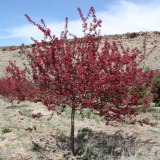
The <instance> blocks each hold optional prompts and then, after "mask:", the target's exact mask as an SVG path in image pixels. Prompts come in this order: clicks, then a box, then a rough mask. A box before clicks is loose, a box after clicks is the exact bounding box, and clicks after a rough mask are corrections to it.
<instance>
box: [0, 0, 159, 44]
mask: <svg viewBox="0 0 160 160" xmlns="http://www.w3.org/2000/svg"><path fill="white" fill-rule="evenodd" d="M91 6H93V7H94V8H95V10H96V15H97V18H99V19H102V27H101V33H102V35H104V34H121V33H127V32H139V31H160V0H4V1H1V5H0V46H9V45H21V44H22V43H24V44H30V43H32V41H31V40H30V37H34V38H36V39H38V40H40V39H42V38H43V35H42V34H41V32H40V31H39V30H38V29H37V28H36V27H35V26H33V25H31V24H30V23H29V22H28V21H27V20H26V18H25V17H24V14H26V13H27V14H28V15H29V16H30V17H31V18H32V19H33V20H34V21H36V22H37V23H39V22H40V19H41V18H43V19H44V20H45V22H46V24H47V25H48V27H49V28H51V30H52V33H53V34H55V35H57V36H59V34H60V32H61V31H62V30H63V28H64V19H65V17H66V16H67V17H68V18H69V30H70V31H71V32H72V33H74V34H76V35H77V36H82V32H81V21H80V18H79V15H78V12H77V7H80V8H81V9H82V10H83V13H84V15H85V14H87V11H88V9H89V8H90V7H91Z"/></svg>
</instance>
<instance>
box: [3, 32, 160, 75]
mask: <svg viewBox="0 0 160 160" xmlns="http://www.w3.org/2000/svg"><path fill="white" fill-rule="evenodd" d="M104 37H105V36H104ZM145 38H146V43H147V53H149V52H150V51H151V50H152V48H153V47H154V46H155V45H156V46H157V47H156V48H155V49H154V50H153V52H152V54H151V55H150V56H149V57H148V58H147V59H146V60H145V66H146V67H150V68H153V69H158V68H160V63H159V62H160V32H156V31H155V32H137V33H135V32H134V33H126V34H116V35H108V39H109V40H114V41H116V42H117V43H119V42H122V43H123V44H124V46H125V47H130V48H135V47H138V48H139V49H140V50H143V40H144V39H145ZM32 46H33V45H29V46H27V47H28V48H31V47H32ZM19 52H20V50H19V49H18V46H8V47H0V77H2V76H3V74H4V68H5V66H6V65H7V64H8V61H9V60H16V62H17V64H18V65H19V66H22V64H23V61H22V59H21V58H20V57H19V56H18V53H19Z"/></svg>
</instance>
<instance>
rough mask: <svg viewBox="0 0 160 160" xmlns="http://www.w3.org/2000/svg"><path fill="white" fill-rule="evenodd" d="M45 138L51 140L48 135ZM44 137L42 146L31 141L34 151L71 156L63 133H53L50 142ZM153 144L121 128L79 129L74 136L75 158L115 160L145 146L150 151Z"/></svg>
mask: <svg viewBox="0 0 160 160" xmlns="http://www.w3.org/2000/svg"><path fill="white" fill-rule="evenodd" d="M46 138H47V139H50V140H51V137H50V136H49V135H48V136H47V137H46ZM46 138H44V139H43V140H44V142H45V141H46V142H47V145H46V146H43V147H42V145H41V143H42V141H39V143H37V142H33V146H34V149H35V148H36V150H34V152H39V153H41V154H42V155H46V157H47V153H48V152H50V153H51V152H52V153H53V154H54V153H56V152H62V154H63V157H64V158H63V159H64V160H65V159H67V158H69V157H70V156H71V153H70V148H69V146H70V143H69V137H67V136H65V135H64V134H60V135H58V136H57V135H55V136H54V140H55V142H54V143H50V142H49V141H48V140H46ZM154 146H157V144H156V142H152V141H151V139H149V140H145V141H142V140H140V139H138V135H135V134H132V135H129V134H127V133H124V132H123V131H122V130H119V131H117V132H116V133H114V134H107V133H105V132H96V131H92V130H90V129H88V130H79V132H78V135H77V137H76V138H75V148H76V155H77V160H78V159H79V160H92V159H96V160H106V159H108V158H110V159H111V160H112V159H113V160H117V159H119V158H120V157H122V155H123V156H125V157H131V156H133V155H135V154H136V153H137V151H138V150H139V149H142V148H145V149H146V150H147V152H148V151H151V149H152V147H154ZM155 154H156V153H155ZM46 157H45V158H46Z"/></svg>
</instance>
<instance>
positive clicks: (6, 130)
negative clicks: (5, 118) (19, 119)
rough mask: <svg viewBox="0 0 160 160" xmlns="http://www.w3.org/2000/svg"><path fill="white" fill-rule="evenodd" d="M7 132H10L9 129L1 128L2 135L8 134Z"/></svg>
mask: <svg viewBox="0 0 160 160" xmlns="http://www.w3.org/2000/svg"><path fill="white" fill-rule="evenodd" d="M9 132H11V129H10V128H3V129H2V134H5V133H9Z"/></svg>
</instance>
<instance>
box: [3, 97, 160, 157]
mask: <svg viewBox="0 0 160 160" xmlns="http://www.w3.org/2000/svg"><path fill="white" fill-rule="evenodd" d="M38 112H41V113H43V115H44V116H43V117H42V118H39V119H33V118H31V114H33V113H38ZM87 113H88V112H86V114H87ZM50 114H51V113H50V112H49V111H48V110H47V109H46V108H45V106H43V105H42V104H41V103H31V102H27V101H26V102H22V103H20V104H17V103H16V102H14V104H13V106H12V105H11V103H8V102H6V101H4V99H2V98H1V99H0V156H1V159H4V160H13V159H15V160H28V159H30V160H38V159H46V160H49V159H50V160H62V159H64V160H66V159H85V157H86V156H88V157H86V158H87V159H96V160H98V159H101V160H103V159H106V157H107V156H109V155H111V154H112V159H118V158H121V159H122V152H123V153H124V154H123V156H125V159H127V156H128V157H131V156H132V157H136V156H137V157H139V156H141V157H142V158H143V157H145V159H150V160H151V159H153V158H154V159H156V160H159V159H160V124H157V125H156V126H154V127H152V126H147V125H144V126H140V125H139V124H137V125H134V126H133V125H131V126H130V125H121V124H118V123H117V124H116V125H117V126H106V125H105V121H103V119H100V118H99V117H97V116H95V115H92V114H91V115H89V113H88V117H87V116H86V118H84V119H82V118H80V116H79V115H78V113H76V122H75V124H76V128H75V139H76V149H77V154H78V155H79V156H77V158H75V157H74V158H73V156H72V155H71V153H70V151H69V134H70V112H69V109H68V110H66V111H65V112H64V113H63V114H62V115H59V116H58V115H56V114H54V115H53V117H52V119H51V120H50V121H48V120H47V119H48V118H49V117H50ZM141 117H143V118H144V117H147V118H150V119H151V120H152V121H153V122H159V121H157V120H155V119H154V118H153V117H152V115H151V114H142V115H141ZM84 129H86V131H85V130H84ZM83 130H84V131H83ZM86 148H87V149H86ZM138 152H140V153H138ZM136 154H137V155H136ZM89 156H90V157H89Z"/></svg>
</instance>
